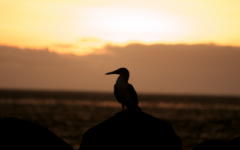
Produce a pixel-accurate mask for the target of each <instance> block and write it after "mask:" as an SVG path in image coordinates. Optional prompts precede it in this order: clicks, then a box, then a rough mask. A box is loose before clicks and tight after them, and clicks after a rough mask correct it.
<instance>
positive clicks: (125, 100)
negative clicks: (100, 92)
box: [106, 68, 141, 111]
mask: <svg viewBox="0 0 240 150" xmlns="http://www.w3.org/2000/svg"><path fill="white" fill-rule="evenodd" d="M110 74H119V75H120V76H119V77H118V79H117V81H116V84H115V85H114V95H115V97H116V99H117V101H118V102H119V103H121V104H122V109H123V111H124V106H126V107H127V108H128V109H129V110H141V109H140V107H139V106H138V97H137V93H136V91H135V89H134V88H133V86H132V85H131V84H129V83H128V79H129V71H128V70H127V69H126V68H119V69H117V70H115V71H112V72H108V73H106V75H110Z"/></svg>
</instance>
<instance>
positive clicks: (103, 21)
mask: <svg viewBox="0 0 240 150" xmlns="http://www.w3.org/2000/svg"><path fill="white" fill-rule="evenodd" d="M239 6H240V2H239V1H234V0H233V1H231V3H230V2H229V1H226V0H223V1H217V0H209V1H202V0H195V1H190V0H181V1H177V0H169V1H157V0H147V1H146V0H143V1H137V0H131V1H129V0H121V1H120V0H119V1H118V0H116V1H111V0H101V1H96V0H89V1H78V0H21V1H19V0H8V1H4V0H0V12H1V13H0V18H1V23H0V45H8V46H18V47H21V48H23V47H24V48H37V49H41V48H46V47H47V48H49V49H50V50H52V51H56V52H59V53H74V54H78V55H82V54H88V53H92V52H95V50H94V49H96V48H97V49H98V48H100V47H101V46H103V45H104V44H106V43H111V44H116V45H123V44H126V43H130V42H139V43H143V44H152V43H167V44H175V43H185V44H195V43H215V44H218V45H232V46H240V43H239V41H240V40H239V39H240V36H239V35H240V28H239V26H240V20H239V18H240V7H239ZM86 37H87V39H90V40H83V41H81V39H86ZM89 37H90V38H89ZM79 39H80V40H79ZM93 39H94V40H93ZM95 39H98V40H95Z"/></svg>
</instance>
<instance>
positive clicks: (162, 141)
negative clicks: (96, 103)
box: [79, 110, 182, 150]
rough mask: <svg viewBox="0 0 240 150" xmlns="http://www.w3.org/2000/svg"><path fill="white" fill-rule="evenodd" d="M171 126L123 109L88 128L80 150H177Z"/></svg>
mask: <svg viewBox="0 0 240 150" xmlns="http://www.w3.org/2000/svg"><path fill="white" fill-rule="evenodd" d="M181 146H182V141H181V139H180V138H179V137H178V136H177V135H176V134H175V132H174V130H173V128H172V126H171V125H170V124H168V123H167V122H165V121H163V120H161V119H157V118H155V117H153V116H151V115H148V114H146V113H144V112H142V111H131V110H125V111H123V112H120V113H117V114H115V116H113V117H111V118H110V119H108V120H106V121H104V122H102V123H100V124H98V125H96V126H94V127H93V128H91V129H89V130H88V131H87V132H86V133H85V134H84V136H83V139H82V143H81V145H80V148H79V150H94V149H104V150H120V149H121V150H123V149H124V150H126V149H132V150H133V149H136V150H137V149H146V150H151V149H161V150H180V149H181Z"/></svg>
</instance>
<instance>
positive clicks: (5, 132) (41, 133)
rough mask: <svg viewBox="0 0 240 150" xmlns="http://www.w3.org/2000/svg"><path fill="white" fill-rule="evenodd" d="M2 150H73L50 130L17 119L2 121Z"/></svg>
mask: <svg viewBox="0 0 240 150" xmlns="http://www.w3.org/2000/svg"><path fill="white" fill-rule="evenodd" d="M0 149H1V150H17V149H19V150H60V149H61V150H73V149H72V147H71V146H70V145H68V144H67V143H66V142H64V141H63V140H62V139H60V138H59V137H58V136H56V135H55V134H54V133H52V132H51V131H50V130H48V129H46V128H45V127H43V126H40V125H38V124H35V123H31V122H28V121H25V120H21V119H17V118H3V119H0Z"/></svg>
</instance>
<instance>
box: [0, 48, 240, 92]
mask: <svg viewBox="0 0 240 150" xmlns="http://www.w3.org/2000/svg"><path fill="white" fill-rule="evenodd" d="M102 50H103V51H106V53H102V54H98V55H96V54H89V55H84V56H76V55H71V54H64V55H63V54H57V53H54V52H50V51H49V50H47V49H45V50H34V49H19V48H17V47H6V46H0V72H1V74H0V88H27V89H31V88H34V89H57V90H85V91H89V90H91V91H112V90H113V85H114V84H115V81H116V78H117V76H114V75H112V76H106V75H104V74H105V73H106V72H109V71H113V70H115V69H117V68H120V67H126V68H128V69H129V70H130V73H131V75H130V81H129V82H130V83H132V84H133V85H134V87H135V89H136V90H137V92H150V93H169V94H171V93H173V94H209V95H240V80H239V76H240V70H239V64H240V48H239V47H230V46H216V45H213V44H208V45H206V44H198V45H184V44H182V45H181V44H179V45H164V44H153V45H143V44H129V45H126V46H114V45H106V46H105V47H103V48H102Z"/></svg>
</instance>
